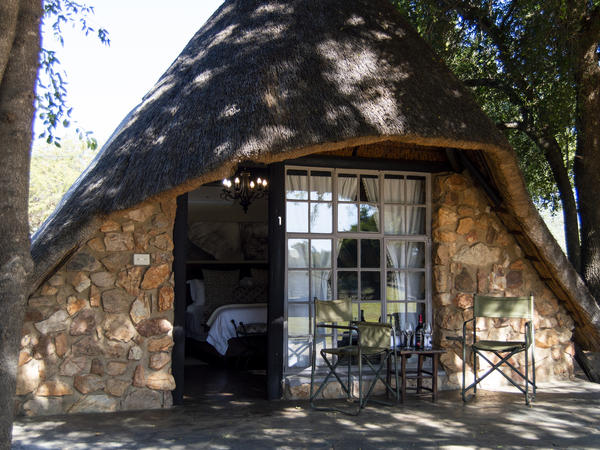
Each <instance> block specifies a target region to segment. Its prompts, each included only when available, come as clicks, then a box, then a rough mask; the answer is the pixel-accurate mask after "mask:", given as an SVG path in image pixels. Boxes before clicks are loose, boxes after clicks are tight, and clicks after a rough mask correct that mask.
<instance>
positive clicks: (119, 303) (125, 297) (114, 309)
mask: <svg viewBox="0 0 600 450" xmlns="http://www.w3.org/2000/svg"><path fill="white" fill-rule="evenodd" d="M132 301H133V297H132V296H131V295H129V294H127V293H126V292H125V291H123V290H122V289H111V290H108V291H104V292H103V293H102V307H103V308H104V311H106V312H108V313H126V312H128V311H129V307H130V305H131V302H132Z"/></svg>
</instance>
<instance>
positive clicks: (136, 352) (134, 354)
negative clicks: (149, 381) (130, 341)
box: [127, 345, 144, 361]
mask: <svg viewBox="0 0 600 450" xmlns="http://www.w3.org/2000/svg"><path fill="white" fill-rule="evenodd" d="M142 356H144V352H143V351H142V349H141V348H140V347H139V346H137V345H134V346H133V347H131V348H130V349H129V355H127V359H131V360H133V361H139V360H140V359H142Z"/></svg>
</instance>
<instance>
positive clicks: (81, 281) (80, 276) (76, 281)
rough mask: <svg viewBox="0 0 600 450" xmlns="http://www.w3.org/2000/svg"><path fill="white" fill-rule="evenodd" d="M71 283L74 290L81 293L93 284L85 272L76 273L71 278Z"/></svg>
mask: <svg viewBox="0 0 600 450" xmlns="http://www.w3.org/2000/svg"><path fill="white" fill-rule="evenodd" d="M70 282H71V285H72V286H73V288H74V289H75V290H76V291H77V292H79V293H81V292H83V291H85V290H86V289H87V288H89V287H90V285H91V284H92V281H91V280H90V279H89V278H88V276H87V275H86V274H85V273H84V272H77V273H75V274H74V275H73V276H72V277H70Z"/></svg>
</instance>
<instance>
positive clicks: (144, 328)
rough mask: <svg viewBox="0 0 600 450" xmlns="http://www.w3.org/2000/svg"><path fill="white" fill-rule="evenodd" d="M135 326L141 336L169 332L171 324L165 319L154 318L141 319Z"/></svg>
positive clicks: (171, 327)
mask: <svg viewBox="0 0 600 450" xmlns="http://www.w3.org/2000/svg"><path fill="white" fill-rule="evenodd" d="M135 328H136V329H137V332H138V333H140V334H141V335H142V336H144V337H150V336H157V335H160V334H166V333H169V332H170V331H171V330H172V329H173V326H172V325H171V322H169V321H168V320H167V319H162V318H156V319H146V320H143V321H141V322H140V323H138V324H137V325H136V327H135Z"/></svg>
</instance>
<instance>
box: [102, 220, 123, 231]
mask: <svg viewBox="0 0 600 450" xmlns="http://www.w3.org/2000/svg"><path fill="white" fill-rule="evenodd" d="M100 231H102V232H103V233H110V232H114V231H121V224H119V222H115V221H114V220H107V221H106V222H104V223H103V224H102V225H101V226H100Z"/></svg>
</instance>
